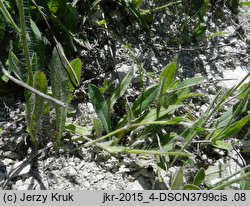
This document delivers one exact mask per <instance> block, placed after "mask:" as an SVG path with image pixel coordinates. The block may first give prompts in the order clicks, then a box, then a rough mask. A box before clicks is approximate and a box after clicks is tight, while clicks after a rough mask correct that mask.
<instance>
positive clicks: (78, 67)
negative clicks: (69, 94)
mask: <svg viewBox="0 0 250 206" xmlns="http://www.w3.org/2000/svg"><path fill="white" fill-rule="evenodd" d="M70 65H71V67H72V68H73V70H74V72H75V75H76V77H77V79H78V81H76V79H75V75H74V74H73V72H72V70H71V69H70V67H69V66H67V67H66V69H67V72H68V75H69V89H70V91H74V90H75V89H76V87H78V86H79V82H80V78H81V71H82V62H81V60H80V59H79V58H76V59H74V60H73V61H71V62H70Z"/></svg>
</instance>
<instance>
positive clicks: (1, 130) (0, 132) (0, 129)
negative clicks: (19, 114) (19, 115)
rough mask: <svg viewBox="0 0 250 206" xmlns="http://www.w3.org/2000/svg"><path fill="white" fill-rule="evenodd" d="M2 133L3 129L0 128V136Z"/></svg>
mask: <svg viewBox="0 0 250 206" xmlns="http://www.w3.org/2000/svg"><path fill="white" fill-rule="evenodd" d="M2 133H3V129H2V128H1V127H0V135H1V134H2Z"/></svg>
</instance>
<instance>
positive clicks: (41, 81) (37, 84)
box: [33, 71, 48, 93]
mask: <svg viewBox="0 0 250 206" xmlns="http://www.w3.org/2000/svg"><path fill="white" fill-rule="evenodd" d="M33 81H34V83H33V86H34V88H35V89H37V90H39V91H41V92H43V93H46V92H47V89H48V81H47V78H46V76H45V74H44V73H43V72H42V71H38V72H36V73H35V74H34V78H33Z"/></svg>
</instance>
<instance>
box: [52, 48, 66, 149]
mask: <svg viewBox="0 0 250 206" xmlns="http://www.w3.org/2000/svg"><path fill="white" fill-rule="evenodd" d="M50 72H51V90H52V95H53V97H54V98H56V99H58V100H61V101H63V102H69V99H70V90H69V85H68V81H69V79H68V78H69V77H68V74H67V72H66V70H65V69H64V67H63V65H62V62H61V60H60V57H59V55H58V53H57V49H56V48H54V50H53V53H52V59H51V63H50ZM55 110H56V134H55V140H56V144H59V143H60V140H61V137H62V133H63V130H64V126H65V121H66V116H67V108H62V107H60V106H58V105H55ZM57 146H58V145H55V147H57Z"/></svg>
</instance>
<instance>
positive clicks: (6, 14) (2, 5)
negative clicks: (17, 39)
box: [0, 0, 20, 33]
mask: <svg viewBox="0 0 250 206" xmlns="http://www.w3.org/2000/svg"><path fill="white" fill-rule="evenodd" d="M0 9H1V10H2V12H3V14H4V16H5V18H6V20H7V21H8V22H9V23H10V24H11V25H12V27H13V28H14V29H15V30H16V32H18V33H20V29H19V28H18V26H17V25H16V23H15V22H14V20H13V19H12V17H11V15H10V13H9V12H8V10H7V9H6V8H5V6H4V4H3V1H2V0H0Z"/></svg>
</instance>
